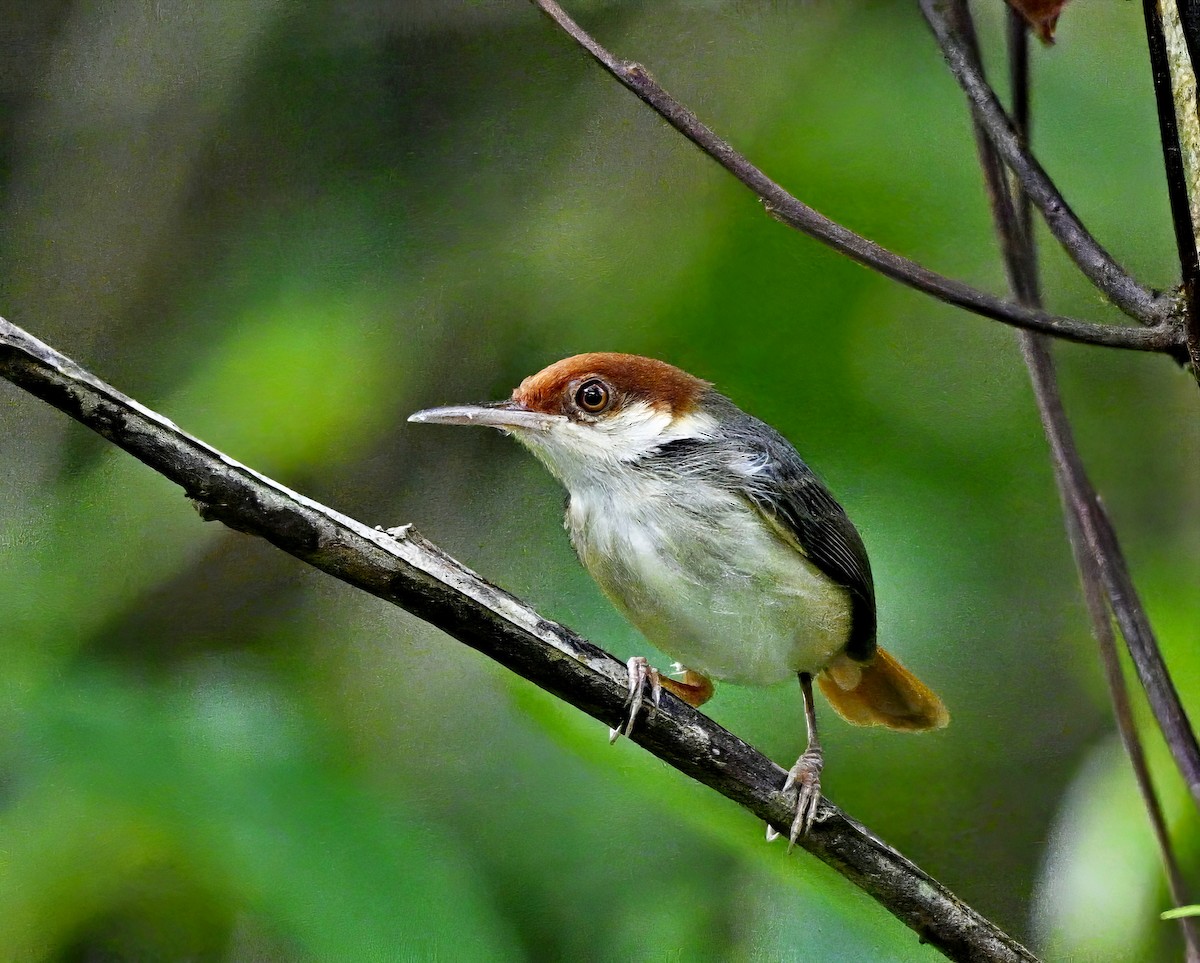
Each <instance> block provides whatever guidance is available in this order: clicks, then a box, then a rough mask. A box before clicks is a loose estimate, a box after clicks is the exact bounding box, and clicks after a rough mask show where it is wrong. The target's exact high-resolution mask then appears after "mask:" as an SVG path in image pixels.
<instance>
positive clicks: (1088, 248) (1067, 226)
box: [920, 0, 1175, 325]
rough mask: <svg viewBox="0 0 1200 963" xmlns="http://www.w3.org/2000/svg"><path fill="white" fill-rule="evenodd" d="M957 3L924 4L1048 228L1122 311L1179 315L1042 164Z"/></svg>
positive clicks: (1158, 317)
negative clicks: (1108, 246)
mask: <svg viewBox="0 0 1200 963" xmlns="http://www.w3.org/2000/svg"><path fill="white" fill-rule="evenodd" d="M954 2H955V0H920V4H921V12H922V13H923V14H924V15H925V19H926V20H927V21H928V22H929V26H930V28H931V29H932V30H933V33H934V36H935V37H937V40H938V43H939V45H940V46H941V48H942V53H943V54H944V55H945V57H946V62H947V63H948V64H949V65H950V70H951V72H952V73H953V74H954V76H955V78H956V79H957V80H958V83H959V86H961V87H962V89H963V91H964V92H965V93H966V95H967V99H968V100H969V101H970V103H971V109H972V111H973V113H974V115H975V118H976V120H977V121H978V122H979V124H980V125H981V126H982V127H983V128H984V130H986V131H987V133H988V137H989V139H990V140H991V141H992V143H993V144H995V147H996V150H997V151H998V152H999V154H1000V156H1001V157H1002V158H1003V159H1004V163H1005V164H1007V165H1008V167H1009V168H1010V169H1011V170H1012V171H1013V173H1014V175H1015V176H1016V178H1017V180H1018V181H1020V183H1021V187H1022V188H1023V189H1024V190H1025V191H1026V193H1028V195H1029V197H1030V200H1032V201H1033V203H1034V205H1035V206H1036V207H1037V208H1038V210H1039V211H1041V212H1042V216H1043V217H1044V218H1045V220H1046V225H1047V226H1048V227H1049V228H1050V233H1052V234H1053V235H1054V236H1055V237H1056V238H1057V239H1058V241H1059V243H1060V244H1062V246H1063V248H1064V249H1065V250H1066V252H1067V254H1068V255H1070V257H1071V259H1072V260H1073V261H1074V262H1075V263H1076V265H1078V267H1079V269H1080V270H1081V271H1082V272H1083V273H1084V274H1085V275H1086V276H1087V277H1088V279H1089V280H1091V282H1092V283H1093V284H1094V285H1095V286H1096V287H1097V288H1098V289H1099V290H1100V291H1101V292H1102V293H1103V294H1104V295H1106V296H1107V297H1108V298H1109V299H1110V300H1111V301H1112V302H1113V304H1115V305H1116V306H1117V307H1119V308H1120V309H1121V310H1122V311H1124V312H1125V313H1126V314H1128V315H1129V316H1130V317H1132V318H1136V319H1137V320H1139V321H1141V322H1142V323H1143V324H1150V325H1157V324H1159V323H1161V322H1162V321H1163V319H1165V318H1167V317H1170V316H1171V315H1172V314H1173V312H1174V311H1175V304H1174V299H1173V298H1171V297H1168V296H1165V295H1162V294H1159V293H1157V292H1155V291H1152V290H1150V289H1149V288H1147V287H1145V286H1143V285H1141V284H1139V283H1138V282H1137V280H1135V279H1134V278H1133V277H1132V276H1131V275H1130V274H1129V273H1128V272H1127V271H1126V270H1125V269H1124V268H1123V267H1121V265H1119V264H1118V263H1117V262H1116V261H1115V260H1113V258H1112V255H1110V254H1109V253H1108V251H1106V250H1105V249H1104V248H1103V247H1102V246H1101V245H1100V243H1099V242H1098V241H1097V240H1096V239H1095V238H1094V237H1092V235H1091V234H1090V233H1088V231H1087V229H1086V228H1085V227H1084V226H1083V224H1082V223H1080V221H1079V218H1078V217H1076V216H1075V212H1074V211H1072V210H1071V208H1070V206H1069V205H1068V204H1067V202H1066V200H1065V199H1064V198H1063V196H1062V195H1061V194H1060V193H1059V192H1058V189H1057V188H1056V187H1055V186H1054V183H1053V182H1052V181H1051V180H1050V178H1049V176H1048V175H1047V174H1046V172H1045V171H1044V170H1043V169H1042V167H1041V165H1040V164H1039V163H1038V162H1037V161H1036V160H1035V159H1034V158H1033V157H1032V156H1030V154H1029V152H1028V151H1027V150H1026V149H1025V148H1024V146H1023V145H1022V144H1021V139H1020V137H1018V136H1017V132H1016V131H1015V130H1014V129H1013V125H1012V122H1011V121H1010V120H1009V118H1008V115H1007V114H1006V113H1005V112H1004V108H1003V107H1001V105H1000V102H999V100H997V99H996V94H995V93H994V92H993V90H992V88H991V87H990V86H988V83H987V81H986V80H985V79H984V77H983V75H982V73H981V71H980V70H979V69H978V68H977V67H976V66H975V64H973V63H972V59H971V57H970V54H969V51H968V49H967V48H966V46H965V44H964V41H963V38H962V36H961V35H960V34H959V33H958V32H957V31H956V30H955V29H954V28H953V23H952V20H951V19H950V17H949V16H948V12H949V10H950V7H951V5H952V4H953V3H954Z"/></svg>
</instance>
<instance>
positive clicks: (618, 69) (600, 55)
mask: <svg viewBox="0 0 1200 963" xmlns="http://www.w3.org/2000/svg"><path fill="white" fill-rule="evenodd" d="M532 2H533V3H534V4H535V5H536V6H537V7H538V8H539V9H541V10H542V12H543V13H545V14H546V15H547V16H548V17H549V18H550V19H551V20H553V21H554V23H555V24H557V25H558V26H559V27H560V28H561V29H562V30H563V32H565V33H566V34H567V35H568V36H570V37H571V38H572V39H573V40H574V41H575V42H576V43H577V44H579V46H580V47H582V48H583V49H584V50H586V51H587V52H588V53H589V54H591V56H592V57H593V58H594V59H595V60H596V61H597V63H599V64H600V65H601V66H602V67H604V69H605V70H607V71H608V72H609V73H610V74H612V76H613V77H615V78H616V79H617V80H618V81H620V82H621V83H622V84H623V85H624V86H625V87H627V88H628V89H629V90H631V91H632V92H633V93H634V94H636V95H637V97H638V98H640V99H641V100H642V101H643V102H645V103H646V104H647V105H648V106H649V107H651V108H652V109H653V110H654V111H655V112H656V113H657V114H658V115H659V116H660V117H662V118H663V119H664V120H665V121H667V123H669V124H670V125H671V126H672V127H674V128H675V129H676V130H677V131H679V132H680V133H681V134H683V136H684V137H686V138H687V139H688V140H690V141H691V142H692V143H693V144H695V145H696V146H697V147H699V148H700V150H702V151H703V152H704V153H705V154H707V155H708V156H709V157H711V158H712V159H713V160H715V161H716V162H717V163H718V164H720V165H721V166H722V167H724V168H725V169H726V170H727V171H729V173H731V174H732V175H733V176H734V177H736V178H737V179H738V180H739V181H741V183H742V184H744V185H745V186H746V187H748V188H750V190H752V191H753V192H754V193H755V194H756V195H758V197H759V198H760V199H761V200H762V202H763V204H764V206H765V207H766V210H767V213H768V214H770V215H771V216H772V217H774V218H776V219H777V220H780V221H782V222H783V223H785V224H787V225H788V226H789V227H793V228H795V229H796V230H798V231H800V232H801V233H803V234H807V235H808V236H809V237H811V238H814V239H815V240H818V241H821V242H822V243H823V244H826V245H828V246H829V247H831V248H833V249H834V250H835V251H838V252H839V253H841V254H845V255H846V256H847V257H849V258H852V259H853V260H855V261H857V262H858V263H860V264H863V265H865V266H866V267H869V268H871V269H873V270H875V271H878V272H879V273H880V274H883V275H884V276H885V277H889V278H892V279H893V280H895V281H899V282H900V283H902V284H906V285H908V286H909V287H911V288H915V289H916V290H918V291H924V292H925V293H926V294H930V295H932V296H933V297H935V298H938V299H939V300H942V301H945V302H946V303H948V304H953V305H957V306H958V307H960V308H964V309H966V310H968V311H971V312H974V313H975V314H979V315H982V316H983V317H986V318H991V319H992V320H994V321H1001V322H1003V323H1004V324H1009V325H1012V326H1014V327H1017V328H1023V329H1026V330H1030V331H1040V332H1042V333H1044V334H1049V335H1054V336H1055V337H1058V338H1063V339H1065V340H1068V341H1077V342H1080V343H1082V344H1095V345H1102V346H1105V347H1112V348H1127V349H1130V350H1135V351H1159V352H1164V353H1167V354H1171V355H1175V356H1178V355H1180V353H1181V351H1182V346H1183V336H1182V333H1181V332H1180V330H1179V324H1178V320H1177V319H1176V318H1174V317H1173V315H1172V314H1171V311H1170V305H1169V304H1168V303H1167V302H1166V301H1165V300H1162V299H1159V300H1153V299H1152V298H1151V299H1150V301H1147V302H1146V303H1145V304H1142V302H1140V301H1139V302H1138V304H1139V305H1140V306H1141V309H1144V310H1142V311H1141V313H1140V314H1135V315H1134V316H1135V317H1137V318H1138V319H1139V320H1141V321H1143V322H1145V323H1146V324H1147V325H1148V327H1146V328H1135V327H1121V326H1117V325H1104V324H1094V323H1092V322H1089V321H1080V320H1078V319H1076V318H1067V317H1062V316H1059V315H1054V314H1050V313H1048V312H1046V311H1043V310H1041V309H1037V308H1029V307H1025V306H1023V305H1020V304H1014V303H1013V302H1011V301H1006V300H1004V299H1003V298H998V297H996V296H995V295H993V294H989V293H987V292H986V291H980V290H979V289H977V288H973V287H971V286H970V285H968V284H964V283H963V282H962V281H957V280H954V279H953V278H947V277H945V276H943V275H941V274H938V273H936V272H934V271H931V270H929V269H928V268H926V267H924V266H923V265H921V264H918V263H917V262H916V261H913V260H910V259H909V258H906V257H904V256H902V255H899V254H896V253H894V252H892V251H889V250H888V249H887V248H885V247H882V246H881V245H879V244H876V243H875V242H874V241H871V240H869V239H867V238H865V237H863V236H861V235H859V234H855V233H854V232H853V231H851V230H850V229H849V228H846V227H844V226H843V225H841V224H839V223H837V222H836V221H833V220H831V219H830V218H828V217H826V216H825V215H824V214H821V213H820V212H819V211H816V210H814V209H813V208H811V207H809V206H808V205H807V204H805V203H803V202H802V201H800V200H798V199H797V198H795V197H794V196H792V195H791V194H789V193H788V192H787V191H786V190H784V189H783V188H782V187H781V186H780V185H779V184H777V183H775V181H773V180H771V178H769V177H768V176H767V175H766V174H764V173H763V172H762V171H761V170H759V168H757V167H755V166H754V165H753V164H751V163H750V161H748V160H747V159H746V158H745V157H743V156H742V155H741V154H739V153H738V152H737V151H735V150H734V149H733V148H732V147H731V146H730V145H729V144H728V143H727V142H726V141H724V140H722V139H721V138H720V137H719V136H718V135H717V134H716V133H714V132H713V130H712V129H711V128H709V127H708V126H707V125H705V124H704V123H703V122H702V121H701V120H700V119H699V118H698V117H697V116H696V115H695V114H694V113H692V112H691V111H690V110H689V109H688V108H687V107H685V106H684V105H683V104H682V103H680V102H679V101H678V100H676V99H675V98H674V97H672V96H671V95H670V94H669V93H667V91H665V90H664V89H663V88H662V87H661V86H660V85H659V84H658V82H657V81H655V80H654V78H653V77H651V76H650V74H649V73H647V72H646V70H645V68H643V67H642V66H641V65H639V64H635V63H630V62H628V61H624V60H618V59H617V58H616V57H614V56H613V55H612V54H611V53H610V52H609V51H608V50H606V49H605V48H604V47H602V46H600V44H599V43H597V42H596V40H595V39H594V38H593V37H591V36H590V35H589V34H588V33H587V32H586V31H585V30H584V29H583V28H582V27H580V26H579V24H577V23H576V22H575V21H574V20H572V19H571V17H570V16H568V15H567V13H566V12H565V11H564V10H563V9H562V7H560V6H559V5H558V3H556V2H555V0H532ZM1064 207H1065V204H1064ZM1110 296H1112V295H1111V294H1110ZM1147 298H1150V295H1147ZM1115 300H1116V298H1115V297H1114V301H1115ZM1117 303H1120V302H1119V301H1118V302H1117Z"/></svg>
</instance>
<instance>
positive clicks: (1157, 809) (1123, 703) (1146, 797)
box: [949, 0, 1200, 961]
mask: <svg viewBox="0 0 1200 963" xmlns="http://www.w3.org/2000/svg"><path fill="white" fill-rule="evenodd" d="M949 16H950V17H951V18H952V19H951V21H950V23H951V25H952V26H953V28H954V30H955V31H956V32H957V33H958V35H959V36H960V37H961V38H962V41H963V48H964V50H965V53H966V55H967V56H968V57H969V58H970V61H971V64H972V66H973V68H974V69H976V70H978V71H979V73H980V76H982V75H983V63H982V58H981V57H980V55H979V47H978V41H977V39H976V35H975V26H974V22H973V21H972V19H971V13H970V8H969V7H968V5H967V0H954V2H953V4H952V6H951V7H950V10H949ZM1008 51H1009V71H1010V86H1011V88H1012V96H1013V118H1014V121H1015V123H1014V129H1015V130H1016V132H1017V135H1018V137H1020V139H1021V141H1022V146H1025V145H1026V144H1027V143H1028V139H1029V136H1030V135H1029V131H1030V101H1029V86H1030V85H1029V33H1028V27H1027V25H1026V23H1025V21H1024V20H1023V19H1022V18H1021V16H1020V15H1019V14H1018V13H1017V12H1016V11H1015V10H1014V9H1012V8H1010V9H1009V11H1008ZM975 137H976V143H977V145H978V148H979V162H980V167H981V168H982V170H983V175H984V182H985V184H986V186H987V189H988V198H989V201H990V203H991V208H992V218H993V220H994V222H995V227H996V233H997V236H998V238H999V240H1000V248H1001V252H1002V254H1003V257H1004V265H1005V271H1006V273H1007V274H1008V277H1009V283H1010V285H1011V286H1012V288H1013V290H1014V291H1015V292H1016V293H1017V296H1018V298H1019V299H1020V300H1022V301H1023V302H1026V303H1030V304H1035V305H1036V304H1039V303H1040V301H1041V291H1040V283H1039V279H1038V269H1037V253H1036V249H1035V246H1034V239H1033V234H1032V231H1031V229H1030V220H1031V219H1030V211H1029V195H1028V194H1027V193H1026V192H1025V191H1023V190H1021V188H1020V186H1019V185H1018V186H1016V187H1011V188H1010V185H1009V183H1008V177H1007V175H1006V173H1005V169H1004V166H1003V163H1002V161H1001V158H1000V156H999V154H998V152H997V150H996V147H995V144H994V143H993V142H992V141H991V140H990V139H989V137H988V134H987V132H986V131H985V130H984V129H983V127H982V125H981V124H980V123H979V122H978V120H977V121H976V122H975ZM1017 337H1018V338H1019V340H1020V344H1021V353H1022V355H1023V356H1024V359H1025V365H1026V368H1027V369H1028V371H1029V378H1030V381H1031V382H1032V385H1033V389H1034V397H1035V399H1036V400H1037V406H1038V414H1039V416H1040V418H1041V421H1042V427H1043V430H1044V431H1045V434H1046V438H1047V440H1048V441H1049V443H1050V452H1051V460H1052V462H1053V465H1054V480H1055V483H1056V485H1057V487H1058V492H1059V497H1060V499H1061V501H1062V506H1063V511H1064V513H1065V514H1066V516H1067V537H1068V540H1069V541H1070V544H1071V552H1072V555H1073V556H1074V558H1075V565H1076V568H1077V569H1078V572H1079V578H1080V582H1081V584H1082V586H1083V593H1084V599H1085V601H1086V603H1087V609H1088V615H1089V617H1090V618H1091V622H1092V631H1093V633H1094V635H1095V637H1096V641H1097V643H1098V645H1099V649H1100V661H1101V665H1102V667H1103V669H1104V677H1105V682H1106V683H1107V685H1108V690H1109V696H1110V698H1111V700H1112V704H1113V715H1114V718H1115V719H1116V723H1117V730H1118V732H1119V733H1120V736H1121V742H1122V744H1123V745H1124V747H1125V751H1126V753H1127V755H1128V756H1129V762H1130V765H1131V767H1132V769H1133V773H1134V779H1135V781H1136V782H1137V786H1138V790H1139V792H1140V793H1141V796H1142V801H1143V804H1144V805H1145V807H1146V812H1147V815H1148V817H1149V819H1150V826H1151V829H1152V830H1153V832H1154V836H1155V840H1156V841H1157V843H1158V847H1159V853H1160V855H1161V857H1162V861H1163V866H1164V869H1165V871H1166V876H1167V886H1168V889H1169V890H1170V893H1171V898H1172V901H1173V902H1174V905H1176V906H1183V905H1186V904H1187V903H1189V902H1190V899H1189V898H1188V889H1187V883H1186V881H1185V880H1184V877H1183V873H1182V872H1181V870H1180V868H1179V862H1178V860H1177V859H1176V856H1175V850H1174V847H1173V845H1172V842H1171V837H1170V833H1169V831H1168V829H1167V823H1166V819H1165V817H1164V815H1163V811H1162V806H1161V805H1160V803H1159V800H1158V795H1157V793H1156V792H1155V790H1154V783H1153V781H1152V779H1151V776H1150V769H1149V766H1148V765H1147V762H1146V756H1145V752H1144V750H1143V748H1142V742H1141V739H1140V737H1139V735H1138V731H1137V726H1136V725H1135V723H1134V719H1133V710H1132V707H1131V706H1130V702H1129V691H1128V688H1127V686H1126V684H1125V676H1124V674H1123V672H1122V671H1121V663H1120V659H1119V657H1118V654H1117V642H1116V638H1115V636H1114V634H1113V627H1112V615H1111V613H1110V610H1109V603H1110V600H1109V598H1108V596H1107V594H1106V591H1105V583H1104V576H1103V573H1102V570H1101V565H1100V561H1099V559H1098V558H1097V557H1096V556H1095V555H1094V554H1093V552H1094V547H1093V545H1092V544H1091V543H1090V542H1089V540H1088V538H1087V537H1086V536H1085V534H1084V531H1085V525H1086V522H1085V519H1084V516H1085V515H1086V514H1089V513H1090V505H1091V503H1092V501H1093V500H1094V499H1095V497H1096V496H1095V492H1094V490H1093V489H1092V486H1091V482H1090V481H1089V479H1088V478H1087V475H1086V473H1085V471H1084V468H1083V462H1082V459H1081V458H1080V456H1079V452H1078V449H1077V448H1076V446H1075V439H1074V434H1073V432H1072V430H1071V425H1070V421H1069V419H1068V418H1067V414H1066V410H1065V408H1064V407H1063V403H1062V396H1061V394H1060V393H1059V390H1058V382H1057V378H1056V376H1055V371H1054V359H1053V357H1052V355H1051V353H1050V345H1049V343H1048V341H1047V339H1046V338H1045V337H1043V336H1042V335H1038V334H1032V333H1030V332H1027V331H1021V332H1018V335H1017ZM1133 604H1134V605H1140V603H1139V602H1138V600H1137V599H1136V597H1134V599H1133ZM1180 930H1181V932H1182V934H1183V939H1184V943H1185V945H1186V946H1187V953H1188V960H1189V961H1196V960H1200V951H1198V946H1200V934H1198V933H1197V927H1196V924H1195V921H1193V920H1190V919H1182V920H1180Z"/></svg>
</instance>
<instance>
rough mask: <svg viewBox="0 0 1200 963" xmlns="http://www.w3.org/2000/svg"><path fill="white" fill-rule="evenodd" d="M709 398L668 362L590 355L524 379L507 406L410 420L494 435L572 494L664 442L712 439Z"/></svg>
mask: <svg viewBox="0 0 1200 963" xmlns="http://www.w3.org/2000/svg"><path fill="white" fill-rule="evenodd" d="M711 394H713V393H712V391H711V385H710V384H709V383H708V382H707V381H702V380H701V379H699V378H696V377H693V376H692V375H690V374H688V373H687V372H686V371H681V370H680V369H679V368H676V367H674V366H673V365H669V364H667V363H666V362H663V361H656V360H654V359H653V358H642V357H639V356H637V355H631V354H614V353H608V352H594V353H591V354H580V355H575V356H573V357H570V358H564V359H563V360H562V361H557V362H555V363H554V364H552V365H550V366H549V367H548V368H545V369H543V370H542V371H539V372H538V373H537V374H535V375H530V376H529V377H528V378H526V379H525V380H524V381H522V382H521V384H520V385H519V386H518V387H517V388H516V390H514V391H513V393H512V397H511V398H509V399H508V400H507V401H497V402H492V403H490V404H481V405H454V406H451V407H446V408H430V409H427V410H425V411H418V412H416V413H415V414H413V415H410V416H409V418H408V420H409V421H416V422H426V423H432V424H444V425H488V426H490V427H492V428H499V429H500V430H501V431H504V432H507V433H508V434H511V435H512V436H513V437H515V438H516V439H517V440H518V441H520V442H521V443H522V444H523V445H525V446H526V447H527V448H529V449H530V450H531V451H532V452H533V453H534V454H535V455H536V456H537V457H538V458H539V459H540V460H541V461H542V462H543V463H545V465H546V467H547V468H549V469H550V471H551V473H552V474H553V475H554V476H555V477H556V478H558V479H559V481H561V482H562V483H563V484H564V485H566V487H567V488H568V489H575V488H577V487H580V486H584V485H587V484H589V482H591V481H595V480H600V479H603V478H605V477H611V476H612V475H613V474H619V473H621V472H623V471H627V470H628V469H629V468H630V467H631V466H632V465H634V464H636V463H639V462H642V461H644V460H645V459H646V458H648V457H650V456H652V455H653V454H654V452H655V451H657V450H658V449H660V448H661V447H662V446H663V445H665V444H668V443H669V442H672V441H678V440H682V439H688V438H695V439H701V438H711V437H713V436H714V435H715V433H716V431H717V428H718V423H717V419H716V418H715V417H714V415H713V414H712V413H710V412H709V411H707V410H706V404H705V402H706V399H708V397H709V396H710V395H711Z"/></svg>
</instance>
